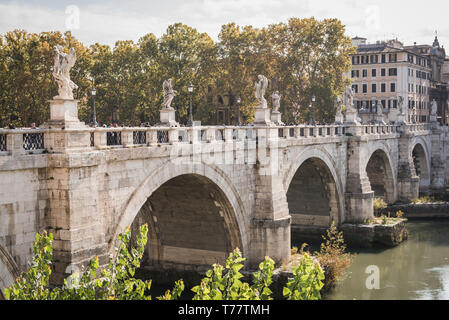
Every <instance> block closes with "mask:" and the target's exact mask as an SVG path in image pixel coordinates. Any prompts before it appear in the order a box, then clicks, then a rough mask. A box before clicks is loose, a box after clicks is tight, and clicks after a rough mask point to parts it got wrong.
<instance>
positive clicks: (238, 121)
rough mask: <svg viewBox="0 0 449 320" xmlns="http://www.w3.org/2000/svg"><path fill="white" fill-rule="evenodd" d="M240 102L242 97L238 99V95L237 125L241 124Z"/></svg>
mask: <svg viewBox="0 0 449 320" xmlns="http://www.w3.org/2000/svg"><path fill="white" fill-rule="evenodd" d="M240 103H242V99H240V97H238V98H237V126H239V127H240V126H241V125H242V123H241V122H242V121H241V119H240Z"/></svg>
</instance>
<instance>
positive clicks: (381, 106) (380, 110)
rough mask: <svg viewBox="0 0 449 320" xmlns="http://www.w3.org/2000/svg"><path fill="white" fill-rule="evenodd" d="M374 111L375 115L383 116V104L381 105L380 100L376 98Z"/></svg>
mask: <svg viewBox="0 0 449 320" xmlns="http://www.w3.org/2000/svg"><path fill="white" fill-rule="evenodd" d="M376 111H377V115H378V116H381V117H382V116H383V115H384V113H383V105H382V103H381V102H380V100H377V104H376Z"/></svg>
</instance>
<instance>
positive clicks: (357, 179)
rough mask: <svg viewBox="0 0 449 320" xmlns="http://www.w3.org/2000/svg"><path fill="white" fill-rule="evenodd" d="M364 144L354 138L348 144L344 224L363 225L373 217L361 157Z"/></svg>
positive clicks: (370, 194)
mask: <svg viewBox="0 0 449 320" xmlns="http://www.w3.org/2000/svg"><path fill="white" fill-rule="evenodd" d="M365 144H366V142H363V141H361V139H358V138H354V139H351V141H349V142H348V152H347V157H348V158H347V161H348V173H347V180H346V193H345V207H346V217H345V221H344V222H349V223H363V222H364V221H365V220H367V219H371V218H372V217H373V216H374V210H373V199H374V192H373V191H372V190H371V184H370V181H369V179H368V176H367V173H366V168H365V167H364V161H363V159H362V157H361V155H362V154H363V152H362V150H363V149H364V148H365V147H366V146H365Z"/></svg>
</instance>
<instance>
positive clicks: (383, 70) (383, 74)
mask: <svg viewBox="0 0 449 320" xmlns="http://www.w3.org/2000/svg"><path fill="white" fill-rule="evenodd" d="M380 75H381V76H382V77H385V76H386V75H387V69H380Z"/></svg>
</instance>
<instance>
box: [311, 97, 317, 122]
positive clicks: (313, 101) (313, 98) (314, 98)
mask: <svg viewBox="0 0 449 320" xmlns="http://www.w3.org/2000/svg"><path fill="white" fill-rule="evenodd" d="M315 101H316V97H315V95H313V96H312V104H311V106H312V115H313V122H312V123H313V125H315V124H316V122H315V106H314V104H315Z"/></svg>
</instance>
